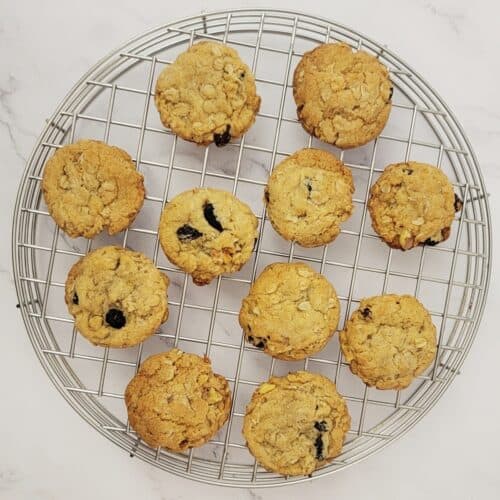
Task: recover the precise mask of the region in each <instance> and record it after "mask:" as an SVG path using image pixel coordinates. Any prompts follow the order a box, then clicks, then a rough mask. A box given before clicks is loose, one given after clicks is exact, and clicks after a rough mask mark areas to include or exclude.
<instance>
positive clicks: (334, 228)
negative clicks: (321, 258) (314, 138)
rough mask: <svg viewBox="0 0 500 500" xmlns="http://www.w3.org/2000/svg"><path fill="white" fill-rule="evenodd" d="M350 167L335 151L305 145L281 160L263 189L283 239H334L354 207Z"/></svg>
mask: <svg viewBox="0 0 500 500" xmlns="http://www.w3.org/2000/svg"><path fill="white" fill-rule="evenodd" d="M353 193H354V184H353V180H352V174H351V171H350V170H349V169H348V168H347V167H345V166H344V164H343V163H342V162H341V161H340V160H338V159H337V158H336V157H335V156H334V155H332V154H330V153H327V152H326V151H322V150H321V149H312V148H305V149H301V150H300V151H297V152H296V153H294V154H293V155H291V156H289V157H288V158H287V159H286V160H284V161H282V162H281V163H280V164H279V165H278V166H277V167H276V168H275V169H274V170H273V173H272V174H271V177H270V178H269V181H268V184H267V187H266V190H265V195H264V197H265V201H266V203H267V214H268V216H269V220H270V221H271V224H272V225H273V227H274V229H275V230H276V231H277V232H278V233H279V234H280V235H281V236H283V238H285V239H286V240H291V241H296V242H297V243H298V244H299V245H302V246H303V247H316V246H319V245H325V244H327V243H330V242H331V241H333V240H334V239H335V238H336V237H337V236H338V234H339V233H340V225H341V223H342V222H344V221H345V220H346V219H348V218H349V217H350V216H351V214H352V211H353V204H352V194H353Z"/></svg>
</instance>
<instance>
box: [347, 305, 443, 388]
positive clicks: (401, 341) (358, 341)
mask: <svg viewBox="0 0 500 500" xmlns="http://www.w3.org/2000/svg"><path fill="white" fill-rule="evenodd" d="M340 346H341V347H342V352H343V353H344V356H345V358H346V360H347V362H348V363H349V364H350V367H351V371H352V372H353V373H354V374H355V375H358V376H359V377H360V378H361V379H362V380H363V381H364V382H365V383H366V384H368V385H369V386H375V387H376V388H377V389H404V388H405V387H408V386H409V385H410V383H411V382H412V380H413V379H414V378H415V377H416V376H417V375H420V374H421V373H422V372H423V371H424V370H425V369H426V368H427V367H428V366H429V365H430V364H431V362H432V361H433V359H434V357H435V356H436V327H435V326H434V324H433V323H432V320H431V317H430V315H429V313H428V312H427V310H426V309H425V308H424V306H423V305H422V304H421V303H420V302H419V301H418V300H417V299H416V298H415V297H412V296H411V295H380V296H377V297H370V298H367V299H363V300H362V301H361V303H360V304H359V309H357V310H356V311H354V313H353V314H352V316H351V319H350V320H349V321H348V322H347V324H346V325H345V328H344V330H343V331H342V332H340Z"/></svg>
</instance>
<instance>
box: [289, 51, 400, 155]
mask: <svg viewBox="0 0 500 500" xmlns="http://www.w3.org/2000/svg"><path fill="white" fill-rule="evenodd" d="M293 96H294V98H295V103H296V105H297V115H298V117H299V120H300V121H301V122H302V125H303V127H304V128H305V129H306V130H307V132H309V133H310V134H313V135H314V136H315V137H317V138H318V139H321V140H322V141H325V142H328V143H329V144H335V146H337V147H339V148H342V149H346V148H354V147H356V146H361V145H363V144H366V143H367V142H369V141H371V140H372V139H374V138H375V137H377V136H378V135H379V134H380V132H382V129H383V128H384V126H385V124H386V122H387V120H388V118H389V113H390V111H391V98H392V84H391V81H390V79H389V72H388V71H387V68H386V67H385V66H384V65H383V64H382V63H381V62H379V61H378V59H376V58H375V57H374V56H372V55H370V54H368V53H367V52H364V51H362V50H359V51H356V52H354V51H353V50H352V49H351V48H350V47H349V46H348V45H346V44H343V43H326V44H323V45H320V46H318V47H316V48H315V49H314V50H312V51H310V52H306V53H305V54H304V56H303V57H302V59H301V60H300V62H299V64H298V66H297V68H296V69H295V73H294V77H293Z"/></svg>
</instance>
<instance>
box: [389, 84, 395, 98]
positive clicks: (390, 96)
mask: <svg viewBox="0 0 500 500" xmlns="http://www.w3.org/2000/svg"><path fill="white" fill-rule="evenodd" d="M392 94H394V87H391V91H390V93H389V101H390V100H391V99H392Z"/></svg>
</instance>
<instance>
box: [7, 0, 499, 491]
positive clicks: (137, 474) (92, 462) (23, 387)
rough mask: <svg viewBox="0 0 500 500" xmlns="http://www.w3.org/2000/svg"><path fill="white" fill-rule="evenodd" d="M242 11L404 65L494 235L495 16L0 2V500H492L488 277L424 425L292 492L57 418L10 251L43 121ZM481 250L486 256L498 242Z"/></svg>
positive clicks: (493, 354) (64, 411) (419, 1)
mask: <svg viewBox="0 0 500 500" xmlns="http://www.w3.org/2000/svg"><path fill="white" fill-rule="evenodd" d="M249 6H250V7H255V6H262V7H274V8H280V7H281V8H289V9H298V10H305V9H307V10H308V11H309V12H310V13H312V14H318V15H322V16H325V17H329V18H331V19H334V20H336V21H339V22H341V23H344V24H346V25H348V26H351V27H353V28H355V29H357V30H359V31H361V32H362V33H365V34H366V35H368V36H369V37H372V38H373V39H375V40H377V41H378V42H380V43H383V44H386V45H387V46H388V47H389V48H390V49H392V50H394V51H395V52H397V53H398V54H399V55H400V56H401V57H403V58H404V59H405V60H407V61H408V62H409V63H410V64H411V65H412V66H413V67H414V68H415V69H416V70H417V71H419V72H420V73H421V74H422V75H423V76H424V78H426V79H427V80H429V81H430V82H431V83H432V84H433V86H434V87H435V88H436V89H437V90H438V92H439V93H440V94H441V95H442V96H443V97H444V98H445V100H446V101H447V102H448V104H449V105H450V106H451V108H452V109H453V110H454V111H455V113H456V115H457V116H458V118H459V120H460V121H461V122H462V124H463V126H464V128H465V130H466V132H467V134H468V136H469V138H470V140H471V142H472V145H473V147H474V149H475V151H476V153H477V156H478V158H479V161H480V163H481V166H482V170H483V173H484V176H485V179H486V184H487V188H488V191H489V192H490V193H491V197H490V203H491V208H492V212H493V214H492V216H493V221H496V220H498V216H499V214H498V212H499V209H500V204H499V201H498V200H499V197H498V194H497V193H498V191H499V190H500V168H499V152H498V144H499V143H500V105H499V87H498V82H499V81H500V65H499V55H498V54H499V53H498V50H499V48H500V35H499V31H500V26H499V21H498V19H499V14H500V12H499V7H498V3H497V2H496V1H493V0H492V1H483V0H476V1H475V2H470V1H464V0H460V1H452V0H450V1H447V0H439V1H427V0H404V1H403V0H398V1H387V0H384V1H377V2H370V1H364V2H363V1H357V0H348V1H343V2H340V1H338V2H334V1H331V0H329V1H323V2H320V1H315V0H309V1H308V2H301V1H294V0H288V1H278V0H274V1H273V2H272V3H270V2H269V1H268V2H243V1H238V0H233V1H222V0H218V1H217V2H208V1H191V2H172V3H171V2H167V1H166V0H163V1H161V2H160V1H150V0H141V1H131V0H120V1H118V0H114V1H108V2H105V1H102V0H100V1H97V0H86V1H84V2H67V1H62V0H58V1H46V2H36V1H34V0H32V1H26V0H17V1H15V2H10V1H7V0H0V151H1V152H2V163H1V174H2V180H1V181H0V224H1V230H2V234H3V237H2V243H1V244H0V253H1V254H0V279H1V283H0V290H1V300H0V314H1V316H0V317H1V318H2V330H1V332H2V333H1V337H2V343H1V345H0V349H1V351H2V357H1V363H0V394H1V400H0V401H1V403H0V408H1V411H0V415H1V417H0V498H1V499H2V500H3V499H9V500H17V499H44V500H45V499H47V500H48V499H56V500H59V499H74V500H79V499H88V498H92V499H101V498H102V499H107V500H110V499H114V498H121V499H129V498H131V499H132V498H141V499H184V498H208V499H211V498H217V499H225V498H237V499H252V498H255V499H259V498H263V499H268V498H276V499H285V498H287V499H288V498H311V499H318V498H321V497H325V496H328V497H332V498H336V499H343V498H350V499H352V498H371V499H378V498H384V499H393V498H394V499H400V498H401V499H402V498H404V499H414V498H415V499H417V498H418V499H424V498H425V499H428V498H431V499H434V498H435V499H448V498H450V499H468V500H470V499H481V500H487V499H494V498H496V499H498V498H500V469H499V465H498V464H499V461H498V455H499V448H500V425H499V421H500V398H499V397H498V386H497V383H496V381H497V380H498V370H499V369H500V368H499V367H500V364H499V362H498V358H499V352H500V335H499V334H498V326H497V325H498V320H497V314H498V312H497V311H496V310H495V304H496V305H498V304H499V299H500V284H499V282H498V280H496V279H495V276H494V275H493V280H492V285H491V289H490V293H489V301H488V306H487V308H486V312H485V315H484V319H483V321H482V324H481V328H480V331H479V334H478V337H477V340H476V342H475V344H474V345H473V347H472V350H471V352H470V356H469V357H468V359H467V360H466V362H465V364H464V366H463V369H462V373H461V375H460V376H459V377H457V379H456V380H455V382H454V383H453V384H452V386H451V388H450V389H449V390H448V392H447V393H446V394H445V395H444V397H443V398H442V399H441V400H440V401H439V402H438V404H437V405H436V407H435V408H434V409H433V410H432V411H431V412H430V414H429V415H427V416H426V417H425V418H424V419H423V420H422V421H421V422H420V423H419V424H418V425H417V426H416V427H415V428H414V429H412V430H411V431H410V432H409V433H408V434H407V435H406V436H404V437H403V438H402V439H400V440H399V441H398V442H396V443H395V444H393V445H391V446H389V447H388V448H386V449H385V450H383V451H382V452H380V453H379V454H377V455H374V456H372V457H370V458H369V459H368V460H366V461H364V462H362V463H360V464H357V465H355V466H353V467H351V468H349V469H347V470H344V471H342V472H340V473H338V474H335V475H334V476H332V477H329V478H325V479H322V480H318V481H314V482H311V483H307V484H302V485H298V486H292V487H285V488H280V489H273V490H253V491H252V490H230V489H224V488H219V487H210V486H205V485H200V484H197V483H193V482H191V481H187V480H182V479H180V478H178V477H175V476H172V475H170V474H168V473H166V472H162V471H160V470H157V469H156V468H154V467H152V466H149V465H147V464H145V463H142V462H140V461H139V460H131V459H130V458H129V457H128V455H127V454H126V453H124V452H123V451H122V450H121V449H119V448H118V447H116V446H115V445H113V444H112V443H110V442H108V441H107V440H106V439H105V438H103V437H102V436H101V435H99V434H98V433H97V432H95V431H94V430H93V429H91V428H90V427H89V426H88V425H87V424H86V423H85V422H84V421H83V420H82V419H81V418H80V417H79V416H78V415H77V414H76V413H75V412H74V411H73V410H72V409H71V408H70V407H69V406H68V405H67V404H66V402H65V401H64V400H63V398H62V397H61V396H60V395H59V393H58V392H57V391H56V389H55V388H54V387H52V385H51V383H50V382H49V380H48V379H47V377H46V375H45V373H44V372H43V370H42V368H41V366H40V365H39V363H38V361H37V360H36V358H35V355H34V353H33V351H32V349H31V346H30V344H29V341H28V339H27V336H26V334H25V331H24V327H23V324H22V322H21V319H20V315H19V313H18V311H17V310H16V309H15V304H16V302H17V299H16V297H15V292H14V285H13V281H12V272H11V265H10V241H9V238H10V226H11V218H12V210H13V206H14V199H15V194H16V191H17V185H18V181H19V178H20V176H21V173H22V170H23V168H24V164H25V161H26V158H27V157H28V155H29V153H30V150H31V148H32V147H33V145H34V142H35V139H36V136H37V135H38V133H39V131H40V130H41V129H42V126H43V124H44V120H45V118H47V117H48V116H49V115H50V114H51V113H52V111H53V109H54V108H55V106H56V104H58V102H59V100H60V99H61V98H62V96H63V95H64V94H65V93H66V92H67V91H68V89H69V88H70V87H71V86H72V85H73V83H74V82H75V81H76V80H77V79H78V78H79V77H80V76H81V75H82V74H83V73H84V72H85V71H86V70H87V69H88V68H89V67H90V66H91V65H92V64H93V63H94V62H95V61H96V60H97V59H98V58H100V57H101V56H103V55H104V54H106V53H107V52H109V51H110V50H111V49H112V48H114V47H116V46H118V45H119V44H121V43H122V42H124V41H125V40H127V39H129V38H130V37H132V36H134V35H135V34H137V33H140V32H142V31H144V30H146V29H148V28H151V27H154V26H156V25H158V24H161V23H165V22H168V21H172V20H175V19H176V18H179V17H184V16H187V15H192V14H197V13H199V12H200V11H201V10H202V9H204V10H214V9H219V8H230V7H232V8H235V7H249ZM493 226H495V223H493ZM493 246H494V248H497V247H498V231H496V232H495V233H494V241H493ZM495 264H496V262H495Z"/></svg>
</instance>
